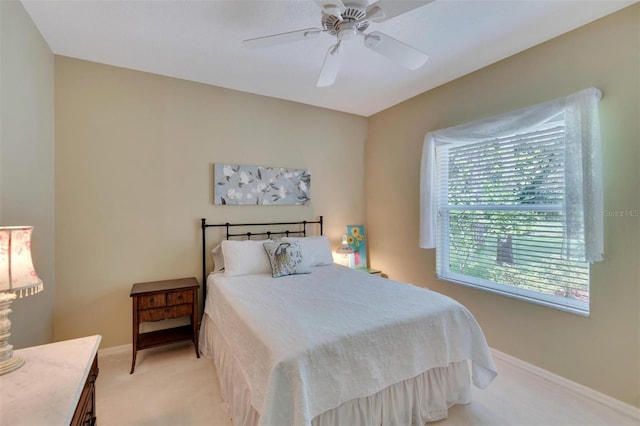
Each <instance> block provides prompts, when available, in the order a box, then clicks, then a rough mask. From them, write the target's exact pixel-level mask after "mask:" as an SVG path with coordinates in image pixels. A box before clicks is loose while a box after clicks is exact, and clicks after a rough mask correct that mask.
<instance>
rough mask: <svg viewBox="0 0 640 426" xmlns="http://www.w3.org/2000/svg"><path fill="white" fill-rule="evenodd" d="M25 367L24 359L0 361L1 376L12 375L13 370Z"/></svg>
mask: <svg viewBox="0 0 640 426" xmlns="http://www.w3.org/2000/svg"><path fill="white" fill-rule="evenodd" d="M23 365H24V359H22V358H19V357H17V356H11V358H9V359H7V360H5V361H0V376H2V375H3V374H7V373H11V372H12V371H13V370H17V369H18V368H20V367H22V366H23Z"/></svg>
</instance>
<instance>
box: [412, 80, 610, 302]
mask: <svg viewBox="0 0 640 426" xmlns="http://www.w3.org/2000/svg"><path fill="white" fill-rule="evenodd" d="M599 97H600V92H599V91H597V90H596V89H588V90H587V91H583V92H579V93H578V94H576V95H572V97H568V98H562V99H560V100H555V101H551V102H549V103H545V104H540V105H536V106H534V107H530V108H527V109H523V110H518V111H516V112H513V113H509V114H505V115H502V116H498V117H493V118H491V119H488V120H483V121H480V122H475V123H471V124H467V125H463V126H459V127H455V128H450V129H444V130H441V131H436V132H432V133H429V134H428V135H427V138H426V139H425V151H426V150H428V152H427V153H426V154H427V155H425V152H423V169H422V174H423V176H422V185H421V186H422V197H423V200H422V203H421V204H422V212H421V218H422V223H421V246H422V247H425V248H431V247H435V248H436V274H437V276H438V278H441V279H445V280H448V281H452V282H455V283H459V284H463V285H468V286H472V287H475V288H479V289H483V290H487V291H490V292H494V293H498V294H502V295H506V296H510V297H516V298H518V299H522V300H527V301H531V302H534V303H539V304H543V305H546V306H550V307H555V308H559V309H563V310H566V311H570V312H575V313H578V314H582V315H588V313H589V263H590V262H592V261H595V260H600V259H601V258H602V246H601V245H598V244H601V242H602V237H601V229H602V225H601V223H600V224H599V226H600V229H599V234H598V230H597V229H594V230H592V229H590V228H589V226H592V225H594V224H595V225H596V228H597V225H598V223H597V222H598V220H600V221H601V219H602V216H601V215H599V214H598V213H597V212H596V214H595V217H594V212H593V211H592V210H593V209H594V202H593V200H594V199H596V200H598V199H599V202H600V203H601V200H602V197H601V188H602V186H601V183H599V182H601V177H599V171H600V167H599V161H597V160H599V149H598V148H599V135H598V133H599V128H598V123H597V110H596V111H595V114H592V113H590V112H589V108H584V105H583V104H584V102H579V101H580V100H586V103H587V104H589V103H590V104H592V105H597V100H598V99H599ZM576 98H577V101H576ZM576 105H577V106H576ZM576 111H577V113H576ZM594 120H595V123H594ZM576 129H578V130H576ZM594 135H595V136H598V137H596V139H597V140H596V141H595V142H594V141H593V139H594ZM594 146H595V149H594ZM576 147H578V148H580V150H578V151H577V154H578V155H579V154H582V155H581V156H580V158H578V159H577V160H576V158H574V157H575V156H576ZM594 152H595V154H596V157H597V159H596V160H593V158H592V157H593V155H592V154H594ZM584 156H586V157H587V160H588V159H589V158H591V159H592V161H586V164H584V163H585V161H584V160H585V158H583V157H584ZM428 166H431V168H429V167H428ZM576 168H577V169H578V170H577V171H576ZM575 173H578V175H579V176H578V177H577V178H576V176H575V175H574V174H575ZM598 183H599V184H598ZM425 187H426V188H425ZM599 192H600V195H598V193H599ZM426 197H428V199H427V200H425V198H426ZM425 201H429V202H425ZM597 204H598V201H596V203H595V209H598V208H599V209H600V212H602V208H601V204H600V207H598V205H597ZM427 206H428V207H429V210H427V209H426V207H427ZM429 225H432V226H433V228H435V229H430V228H429ZM594 239H595V240H598V239H599V241H596V242H595V243H594V241H593V240H594ZM594 249H595V250H594Z"/></svg>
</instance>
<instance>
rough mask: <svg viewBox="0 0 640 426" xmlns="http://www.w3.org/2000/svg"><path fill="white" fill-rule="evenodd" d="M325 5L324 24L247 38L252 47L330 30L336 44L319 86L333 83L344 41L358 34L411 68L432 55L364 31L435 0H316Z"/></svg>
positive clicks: (385, 54) (313, 36) (325, 63)
mask: <svg viewBox="0 0 640 426" xmlns="http://www.w3.org/2000/svg"><path fill="white" fill-rule="evenodd" d="M314 1H315V2H316V3H317V4H318V6H320V8H321V9H322V19H321V22H322V28H306V29H303V30H297V31H290V32H286V33H280V34H273V35H268V36H264V37H257V38H251V39H248V40H244V42H243V43H244V45H245V46H246V47H248V48H250V49H258V48H262V47H269V46H275V45H279V44H284V43H290V42H294V41H299V40H306V39H311V38H315V37H318V36H319V35H320V34H323V33H327V34H329V35H332V36H335V37H336V44H334V45H333V46H331V47H330V48H329V50H328V51H327V54H326V55H325V58H324V62H323V64H322V68H321V69H320V74H319V76H318V81H317V83H316V86H318V87H326V86H331V85H332V84H333V83H334V82H335V80H336V76H337V75H338V71H339V70H340V64H341V54H342V52H343V50H344V48H343V45H344V44H345V43H347V42H349V40H351V39H354V38H356V37H360V38H362V39H363V42H364V45H365V46H366V47H368V48H369V49H371V50H373V51H374V52H377V53H379V54H381V55H383V56H385V57H387V58H389V59H391V60H392V61H394V62H397V63H398V64H400V65H402V66H404V67H406V68H408V69H410V70H415V69H418V68H420V67H421V66H422V65H424V63H425V62H426V61H427V59H428V58H429V57H428V56H427V55H426V54H425V53H423V52H421V51H420V50H418V49H416V48H414V47H412V46H409V45H408V44H405V43H403V42H401V41H400V40H396V39H395V38H393V37H391V36H388V35H386V34H384V33H381V32H379V31H372V32H369V33H366V34H365V32H364V31H365V30H366V29H367V28H369V25H370V24H371V23H372V22H384V21H387V20H389V19H391V18H394V17H396V16H398V15H401V14H403V13H406V12H409V11H411V10H414V9H416V8H418V7H421V6H424V5H425V4H427V3H431V2H432V1H434V0H379V1H377V2H375V3H370V1H368V0H347V1H345V2H344V3H343V2H342V0H314Z"/></svg>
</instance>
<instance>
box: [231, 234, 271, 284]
mask: <svg viewBox="0 0 640 426" xmlns="http://www.w3.org/2000/svg"><path fill="white" fill-rule="evenodd" d="M265 241H269V240H243V241H235V240H224V241H222V243H220V244H221V246H222V255H223V257H224V276H225V277H235V276H238V275H252V274H270V273H271V263H269V256H267V253H266V252H265V251H264V247H263V245H262V244H263V243H264V242H265Z"/></svg>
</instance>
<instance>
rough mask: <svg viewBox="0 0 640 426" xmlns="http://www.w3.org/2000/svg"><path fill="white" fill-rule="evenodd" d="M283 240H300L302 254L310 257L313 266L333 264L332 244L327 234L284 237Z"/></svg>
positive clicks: (307, 257)
mask: <svg viewBox="0 0 640 426" xmlns="http://www.w3.org/2000/svg"><path fill="white" fill-rule="evenodd" d="M282 241H298V242H299V243H300V249H301V250H302V255H303V256H304V257H305V258H306V259H309V261H310V262H311V266H326V265H332V264H333V255H332V254H331V245H330V244H329V239H328V238H327V237H326V236H325V235H321V236H319V237H284V238H282Z"/></svg>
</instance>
